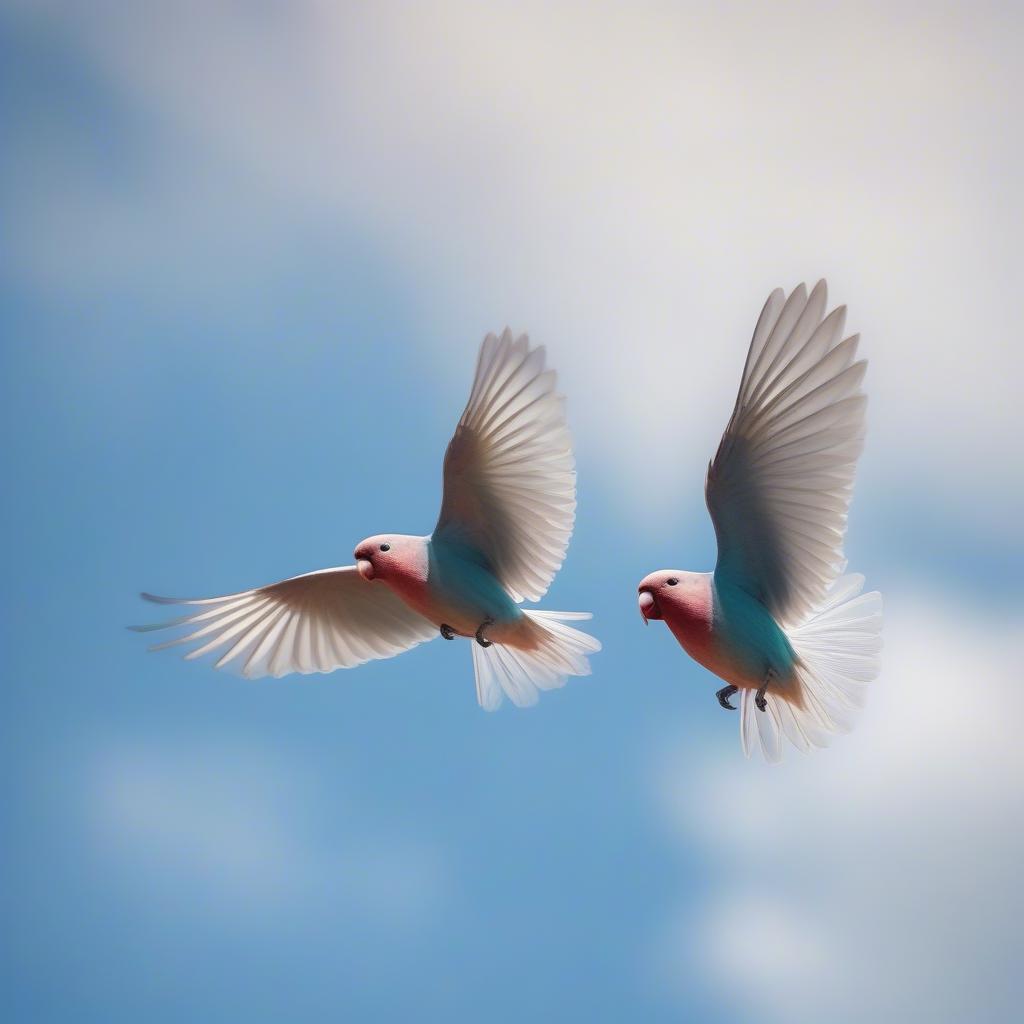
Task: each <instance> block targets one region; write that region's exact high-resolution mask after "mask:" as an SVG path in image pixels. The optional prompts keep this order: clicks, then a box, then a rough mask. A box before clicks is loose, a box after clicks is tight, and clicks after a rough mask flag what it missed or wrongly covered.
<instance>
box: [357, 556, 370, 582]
mask: <svg viewBox="0 0 1024 1024" xmlns="http://www.w3.org/2000/svg"><path fill="white" fill-rule="evenodd" d="M356 568H357V569H358V570H359V575H360V576H362V577H363V579H364V580H372V579H373V562H371V561H370V560H369V559H368V558H360V559H357V560H356Z"/></svg>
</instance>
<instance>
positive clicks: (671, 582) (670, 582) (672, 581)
mask: <svg viewBox="0 0 1024 1024" xmlns="http://www.w3.org/2000/svg"><path fill="white" fill-rule="evenodd" d="M665 582H666V583H667V584H668V585H669V586H670V587H674V586H675V585H676V584H677V583H678V582H679V580H677V579H676V578H675V576H670V577H669V578H668V579H667V580H665Z"/></svg>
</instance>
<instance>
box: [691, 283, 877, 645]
mask: <svg viewBox="0 0 1024 1024" xmlns="http://www.w3.org/2000/svg"><path fill="white" fill-rule="evenodd" d="M826 301H827V293H826V286H825V282H824V281H819V282H818V283H817V285H815V287H814V290H813V291H812V292H811V294H810V297H808V295H807V289H806V287H805V286H804V285H800V287H799V288H797V289H796V290H795V291H793V293H792V294H791V295H790V296H789V298H788V299H784V296H783V293H782V291H781V290H780V289H776V290H775V291H774V292H772V294H771V295H770V296H769V298H768V301H767V303H765V307H764V309H763V310H762V312H761V317H760V319H759V320H758V322H757V327H756V329H755V331H754V337H753V340H752V341H751V343H750V352H749V353H748V355H747V362H746V366H745V367H744V370H743V381H742V383H741V384H740V389H739V394H738V396H737V398H736V406H735V409H734V410H733V414H732V419H730V420H729V425H728V426H727V427H726V430H725V434H724V435H723V436H722V441H721V443H720V444H719V446H718V453H717V454H716V455H715V458H714V461H713V462H712V463H711V464H710V466H709V467H708V477H707V484H706V487H705V495H706V498H707V505H708V511H709V512H710V513H711V519H712V521H713V522H714V524H715V534H716V536H717V538H718V562H717V564H716V566H715V577H716V580H720V581H724V580H728V581H730V582H731V583H733V584H736V585H739V586H741V587H743V588H744V589H745V590H747V591H748V592H749V593H751V594H753V595H754V596H755V597H757V598H758V599H759V600H761V601H762V602H763V603H764V604H765V606H766V607H767V608H768V610H769V611H770V612H771V613H772V615H773V616H774V617H775V619H776V621H778V622H779V624H780V625H782V626H794V625H798V624H800V623H801V622H804V621H806V619H807V618H808V617H809V616H810V615H811V614H812V613H813V612H814V611H815V610H816V609H817V608H819V607H820V606H821V604H822V602H823V601H824V599H825V593H826V591H827V590H828V588H829V586H830V585H831V584H832V582H833V581H834V580H835V579H836V578H837V577H838V576H839V575H840V574H841V573H842V571H843V568H844V566H845V562H844V559H843V535H844V533H845V531H846V514H847V509H848V507H849V504H850V496H851V493H852V490H853V478H854V473H855V470H856V465H857V458H858V456H859V455H860V452H861V448H862V445H863V437H864V409H865V404H866V402H867V399H866V397H865V395H864V394H863V392H862V391H861V390H860V385H861V381H862V380H863V378H864V371H865V369H866V367H867V364H866V363H865V362H864V361H863V360H860V361H857V362H855V361H854V360H855V357H856V354H857V342H858V340H859V336H858V335H853V336H852V337H849V338H847V339H846V340H845V341H840V339H841V338H842V334H843V325H844V322H845V319H846V309H845V307H842V306H841V307H839V308H838V309H836V310H833V312H831V313H830V314H829V315H828V316H827V317H824V318H823V316H824V312H825V304H826Z"/></svg>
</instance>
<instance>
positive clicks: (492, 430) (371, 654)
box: [143, 330, 601, 710]
mask: <svg viewBox="0 0 1024 1024" xmlns="http://www.w3.org/2000/svg"><path fill="white" fill-rule="evenodd" d="M544 361H545V360H544V350H543V349H542V348H530V345H529V341H528V339H527V337H526V336H525V335H523V336H521V337H520V338H517V339H514V338H513V337H512V334H511V332H510V331H508V330H506V331H505V332H504V333H503V334H502V335H501V337H500V338H499V337H498V336H496V335H493V334H489V335H488V336H487V337H486V338H485V339H484V342H483V345H482V346H481V348H480V355H479V358H478V360H477V366H476V375H475V377H474V380H473V386H472V390H471V392H470V397H469V401H468V403H467V405H466V408H465V410H464V412H463V414H462V417H461V418H460V420H459V423H458V425H457V427H456V429H455V434H454V436H453V437H452V440H451V442H450V444H449V445H448V450H447V452H446V453H445V460H444V494H443V498H442V502H441V513H440V516H439V518H438V522H437V526H436V527H435V530H434V533H433V535H432V536H430V537H423V536H410V535H405V534H381V535H378V536H375V537H368V538H367V539H366V540H364V541H362V542H361V543H360V544H359V545H357V547H356V549H355V553H354V557H355V560H356V564H355V565H351V566H342V567H338V568H333V569H322V570H320V571H318V572H314V573H306V574H305V575H302V576H295V577H292V578H291V579H288V580H283V581H281V582H280V583H274V584H271V585H269V586H266V587H259V588H257V589H255V590H247V591H243V592H241V593H238V594H229V595H226V596H224V597H216V598H205V599H201V600H198V601H183V602H176V601H174V599H167V598H151V600H155V601H159V602H162V603H184V604H192V605H199V606H201V609H200V610H199V611H196V612H194V613H193V614H190V615H187V616H185V617H184V618H182V619H178V620H175V621H174V622H171V623H166V624H165V625H187V626H189V627H198V628H193V629H192V631H191V632H189V633H187V634H186V635H184V636H181V637H177V638H175V639H174V640H171V641H169V642H168V643H167V644H162V645H160V646H170V645H173V644H179V643H181V644H187V643H191V642H194V641H198V640H201V641H203V642H202V643H201V645H200V646H199V647H197V648H194V649H192V650H191V651H190V652H189V653H188V654H187V655H186V657H188V658H194V657H198V656H199V655H201V654H205V653H207V652H210V651H218V652H220V654H219V657H218V660H217V662H216V667H218V668H219V667H221V666H222V665H227V664H229V663H232V662H233V663H235V664H237V665H239V666H240V667H241V670H242V672H243V673H244V674H245V675H247V676H253V677H255V676H261V675H273V676H280V675H285V674H287V673H289V672H302V673H305V672H330V671H332V670H334V669H336V668H351V667H352V666H354V665H358V664H361V663H362V662H365V661H367V660H369V659H371V658H387V657H391V656H393V655H395V654H398V653H400V652H402V651H404V650H408V649H409V648H410V647H414V646H415V645H416V644H419V643H421V642H423V641H424V640H429V639H432V638H434V637H436V636H438V635H442V636H445V637H446V638H447V639H453V638H454V637H455V636H457V635H461V636H466V637H471V638H473V639H474V643H473V667H474V672H475V676H476V689H477V699H478V701H479V703H480V705H481V706H482V707H484V708H486V709H488V710H490V709H493V708H496V707H497V706H498V705H499V704H500V703H501V700H502V696H503V695H505V696H508V697H509V699H510V700H512V701H513V703H515V704H518V705H526V704H530V703H532V702H533V701H535V700H536V699H537V694H538V692H539V690H542V689H550V688H552V687H555V686H561V685H562V684H563V683H564V682H565V681H566V679H567V678H568V677H569V676H578V675H587V674H589V672H590V663H589V661H588V656H589V655H590V654H593V653H594V652H595V651H598V650H600V647H601V645H600V644H599V643H598V642H597V640H595V639H594V638H593V637H591V636H589V635H588V634H586V633H583V632H580V631H579V630H577V629H574V628H573V627H571V626H568V625H566V622H568V621H574V620H581V619H588V618H589V617H590V616H589V614H588V613H585V612H546V611H540V610H537V609H524V608H522V607H520V602H522V601H523V600H532V601H535V600H539V599H540V598H541V597H542V596H543V595H544V593H545V592H546V591H547V588H548V586H549V585H550V583H551V580H552V579H553V578H554V575H555V573H556V572H557V571H558V569H559V568H560V566H561V564H562V560H563V558H564V556H565V551H566V549H567V547H568V544H569V538H570V537H571V536H572V528H573V522H574V518H575V509H576V472H575V467H574V462H573V455H572V445H571V441H570V438H569V432H568V428H567V426H566V422H565V412H564V406H563V400H562V398H561V397H560V396H559V395H557V394H556V393H555V374H554V371H553V370H548V369H546V368H545V365H544ZM143 596H147V595H143ZM144 628H147V629H148V628H153V627H144Z"/></svg>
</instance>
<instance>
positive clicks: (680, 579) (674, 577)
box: [637, 569, 711, 623]
mask: <svg viewBox="0 0 1024 1024" xmlns="http://www.w3.org/2000/svg"><path fill="white" fill-rule="evenodd" d="M710 584H711V577H710V575H709V574H708V573H704V572H682V571H681V570H679V569H659V570H658V571H657V572H652V573H651V574H650V575H649V576H645V577H644V578H643V579H642V580H641V581H640V586H639V587H637V592H638V594H639V603H640V614H641V615H642V616H643V620H644V622H645V623H646V622H650V620H651V619H664V618H669V619H672V620H673V621H676V622H679V621H682V620H685V619H702V620H703V619H707V620H710V616H711V585H710Z"/></svg>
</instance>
